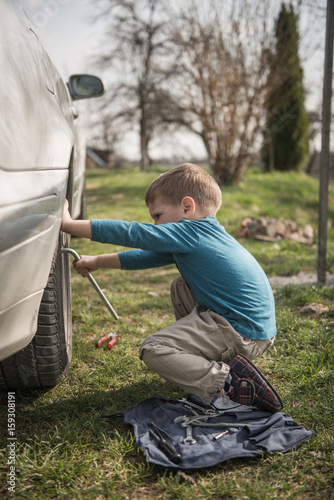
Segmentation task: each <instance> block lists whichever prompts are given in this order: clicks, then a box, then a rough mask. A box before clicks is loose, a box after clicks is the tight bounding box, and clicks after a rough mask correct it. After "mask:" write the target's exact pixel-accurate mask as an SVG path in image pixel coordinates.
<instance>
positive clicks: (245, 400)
mask: <svg viewBox="0 0 334 500" xmlns="http://www.w3.org/2000/svg"><path fill="white" fill-rule="evenodd" d="M230 373H231V376H232V383H231V386H232V390H231V392H230V393H229V396H230V398H231V399H232V401H236V402H238V403H240V404H242V405H247V406H255V407H256V408H259V409H260V410H263V411H268V412H270V413H275V412H277V411H281V410H282V409H283V403H282V400H281V398H280V397H279V395H278V394H277V392H276V391H275V389H274V388H273V387H272V386H271V385H270V383H269V382H268V381H267V380H266V379H265V377H264V376H263V375H262V373H261V372H260V370H259V369H258V368H256V367H255V366H254V365H253V364H252V363H251V362H250V361H249V360H248V359H247V358H245V357H244V356H241V355H240V354H238V355H237V356H236V357H235V358H234V359H232V361H231V363H230Z"/></svg>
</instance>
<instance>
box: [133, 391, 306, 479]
mask: <svg viewBox="0 0 334 500" xmlns="http://www.w3.org/2000/svg"><path fill="white" fill-rule="evenodd" d="M194 401H196V400H193V403H192V406H191V402H188V401H187V400H185V399H183V400H178V401H175V400H172V399H167V398H162V397H160V398H158V397H156V398H149V399H145V400H144V401H141V402H140V403H138V404H137V405H135V406H133V407H132V408H129V409H127V410H126V411H125V412H124V422H125V423H127V424H131V425H132V426H133V428H134V433H135V438H136V442H137V444H138V446H139V448H140V449H141V450H142V452H143V454H144V455H145V457H146V460H147V461H148V462H150V463H152V464H156V465H160V466H162V467H168V468H174V469H182V470H191V469H201V468H204V467H211V466H214V465H217V464H218V463H220V462H224V461H225V460H230V459H232V458H243V457H261V456H263V455H266V454H268V453H286V452H287V451H289V450H291V449H292V448H294V447H296V446H298V445H300V444H301V443H303V442H304V441H305V440H307V439H310V438H311V437H312V436H313V435H314V434H315V433H314V431H312V430H308V429H306V428H305V427H302V426H301V425H298V424H297V423H296V422H294V421H293V420H292V418H291V417H290V416H289V415H287V414H285V413H282V412H279V413H274V414H272V413H267V412H263V411H260V410H257V409H253V408H250V407H249V406H241V405H236V404H235V403H232V402H230V401H229V402H228V403H227V404H224V403H223V402H222V400H217V402H216V403H215V405H214V407H212V408H211V413H207V414H205V413H204V414H203V413H202V411H200V410H198V408H197V407H196V404H194ZM203 411H207V410H205V409H204V410H203ZM196 414H197V415H200V418H199V419H198V420H196ZM217 414H218V415H217ZM210 415H211V416H210ZM206 417H208V418H206ZM192 418H195V422H194V421H193V425H191V431H192V438H193V439H194V440H195V441H196V442H195V443H192V442H191V438H190V439H188V441H186V442H183V441H184V439H185V438H186V436H187V429H186V424H187V422H189V419H190V421H191V419H192ZM187 419H188V420H187ZM175 421H176V422H175Z"/></svg>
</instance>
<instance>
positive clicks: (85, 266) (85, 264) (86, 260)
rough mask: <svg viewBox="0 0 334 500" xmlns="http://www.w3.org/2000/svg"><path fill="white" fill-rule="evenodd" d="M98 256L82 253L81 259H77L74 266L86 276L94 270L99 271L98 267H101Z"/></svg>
mask: <svg viewBox="0 0 334 500" xmlns="http://www.w3.org/2000/svg"><path fill="white" fill-rule="evenodd" d="M97 257H98V256H96V255H95V256H89V255H81V256H80V260H75V261H74V262H73V267H74V269H75V270H76V271H78V273H79V274H81V276H83V277H84V278H86V276H87V273H92V272H93V271H97V269H99V266H98V264H97Z"/></svg>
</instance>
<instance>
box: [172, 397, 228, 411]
mask: <svg viewBox="0 0 334 500" xmlns="http://www.w3.org/2000/svg"><path fill="white" fill-rule="evenodd" d="M177 401H178V403H182V404H184V406H185V407H189V406H191V407H192V408H195V409H196V410H200V412H201V413H202V414H210V413H217V410H215V409H214V408H204V407H203V406H200V405H197V404H195V403H192V402H191V401H188V399H186V398H182V399H178V400H177ZM221 413H222V414H223V413H224V411H222V412H221Z"/></svg>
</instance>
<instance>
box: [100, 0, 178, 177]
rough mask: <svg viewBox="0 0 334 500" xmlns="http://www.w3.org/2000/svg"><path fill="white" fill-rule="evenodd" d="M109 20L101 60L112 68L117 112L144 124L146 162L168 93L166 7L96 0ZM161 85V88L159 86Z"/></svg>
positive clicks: (148, 0) (160, 1)
mask: <svg viewBox="0 0 334 500" xmlns="http://www.w3.org/2000/svg"><path fill="white" fill-rule="evenodd" d="M95 1H96V3H97V4H98V6H99V8H100V10H101V14H100V15H99V18H100V17H101V16H103V17H104V18H105V20H106V21H107V30H106V33H105V36H106V40H107V43H106V44H105V47H106V49H105V50H104V49H103V50H101V53H100V55H99V57H98V63H99V64H100V65H101V66H102V67H104V68H112V70H113V72H114V76H115V75H116V77H117V83H116V84H115V89H114V90H115V92H116V93H117V96H118V106H119V107H120V108H121V111H120V112H119V114H118V118H119V119H120V118H123V123H126V124H127V125H128V127H132V128H133V127H134V124H136V126H137V127H138V128H139V134H140V150H141V165H142V168H143V169H146V168H147V167H148V165H149V163H150V158H149V144H150V141H151V139H152V137H153V135H154V133H155V130H156V129H157V125H158V122H159V120H160V113H159V110H160V108H161V106H162V103H161V100H162V99H164V92H163V90H162V89H160V87H161V81H162V80H165V78H166V71H165V69H164V67H163V65H164V60H165V58H166V55H167V53H168V48H167V43H168V39H167V37H166V28H167V26H168V22H167V17H168V16H167V12H168V9H167V8H164V9H163V8H162V7H163V6H164V0H95ZM159 89H160V90H159Z"/></svg>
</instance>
